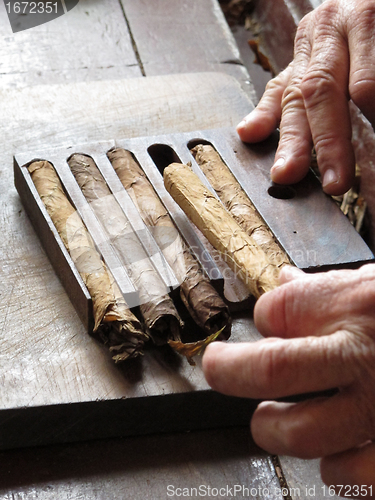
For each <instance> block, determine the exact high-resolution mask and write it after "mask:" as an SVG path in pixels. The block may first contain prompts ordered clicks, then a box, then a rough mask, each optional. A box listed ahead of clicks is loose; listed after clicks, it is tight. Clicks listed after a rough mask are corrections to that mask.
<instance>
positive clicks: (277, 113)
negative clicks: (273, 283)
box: [203, 0, 375, 498]
mask: <svg viewBox="0 0 375 500" xmlns="http://www.w3.org/2000/svg"><path fill="white" fill-rule="evenodd" d="M349 99H352V101H353V102H354V103H355V104H356V105H357V106H358V107H359V108H360V109H361V111H362V112H363V113H364V115H365V116H366V117H367V119H368V120H369V121H370V122H371V123H372V125H373V126H374V124H375V0H326V1H325V2H324V3H323V4H322V5H321V6H320V7H319V8H318V9H316V10H315V11H313V12H311V13H310V14H308V15H307V16H306V17H305V18H304V19H303V20H302V21H301V23H300V25H299V28H298V31H297V35H296V39H295V55H294V60H293V62H292V63H291V64H290V65H289V66H288V67H287V68H286V69H285V70H284V71H283V72H282V73H281V74H280V75H278V76H277V77H276V78H275V79H273V80H272V81H271V82H270V83H269V84H268V86H267V88H266V91H265V93H264V96H263V98H262V99H261V101H260V102H259V104H258V106H257V108H256V109H255V110H254V111H253V112H252V113H251V114H250V115H248V116H247V117H246V118H245V119H244V121H242V122H241V123H240V124H239V126H238V128H237V130H238V133H239V135H240V138H241V139H242V140H243V141H245V142H258V141H261V140H263V139H265V138H266V137H267V136H268V135H270V133H271V132H272V131H273V130H274V129H275V128H277V127H279V128H280V142H279V146H278V149H277V152H276V156H275V163H274V166H273V168H272V170H271V177H272V180H273V181H275V182H277V183H281V184H289V183H294V182H297V181H299V180H301V179H302V178H303V177H304V176H305V174H306V173H307V171H308V168H309V165H310V158H311V149H312V146H313V145H314V146H315V149H316V153H317V160H318V165H319V169H320V171H321V174H322V180H323V189H324V190H325V191H326V192H327V193H329V194H335V195H337V194H342V193H344V192H345V191H346V190H347V189H349V188H350V186H351V184H352V182H353V179H354V168H355V159H354V152H353V148H352V144H351V125H350V115H349V106H348V103H349ZM280 280H281V286H280V287H279V288H277V289H276V290H274V291H272V292H269V293H267V294H265V295H263V296H262V297H261V298H260V299H259V301H258V302H257V304H256V307H255V311H254V319H255V324H256V326H257V328H258V330H259V331H260V332H261V333H262V334H263V336H264V337H266V338H265V339H263V340H260V341H258V342H255V343H242V344H227V345H225V344H222V343H214V344H212V345H210V346H208V348H207V350H206V353H205V355H204V357H203V369H204V373H205V376H206V378H207V380H208V382H209V384H210V385H211V386H212V387H213V389H215V390H217V391H220V392H223V393H225V394H231V395H236V396H244V397H251V398H260V399H265V400H269V401H267V402H263V403H261V404H260V405H259V406H258V408H257V410H256V411H255V413H254V415H253V418H252V421H251V431H252V434H253V437H254V439H255V441H256V442H257V443H258V444H259V445H260V446H261V447H263V448H264V449H266V450H267V451H269V452H270V453H275V454H286V455H292V456H297V457H301V458H321V459H322V460H321V474H322V479H323V481H324V482H325V483H326V484H328V485H336V484H344V485H359V486H361V485H372V486H373V493H374V496H375V265H374V264H369V265H366V266H363V267H362V268H361V269H359V270H353V271H349V270H343V271H331V272H328V273H319V274H316V275H307V274H304V273H302V272H301V271H298V270H297V269H295V268H292V267H287V268H284V269H283V271H282V273H281V278H280ZM332 388H339V392H338V393H337V394H336V395H335V396H333V397H330V398H328V397H327V398H315V399H311V400H309V401H306V402H303V403H281V402H275V401H273V400H274V399H275V398H280V397H284V396H289V395H295V394H300V393H305V392H312V391H322V390H325V389H332ZM360 496H361V498H363V495H360Z"/></svg>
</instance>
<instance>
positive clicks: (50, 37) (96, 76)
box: [0, 0, 142, 89]
mask: <svg viewBox="0 0 375 500" xmlns="http://www.w3.org/2000/svg"><path fill="white" fill-rule="evenodd" d="M0 33H1V35H0V67H1V74H0V82H1V87H2V89H4V88H14V87H25V86H31V85H38V84H43V83H49V84H52V83H66V82H73V81H91V80H103V79H116V78H133V77H137V76H141V75H142V73H141V70H140V68H139V65H138V62H137V59H136V56H135V54H134V51H133V48H132V44H131V40H130V36H129V32H128V29H127V26H126V23H125V20H124V17H123V13H122V9H121V6H120V4H119V2H118V0H106V1H105V2H101V1H97V0H81V1H80V2H79V3H78V5H77V6H76V7H75V8H74V9H72V10H71V11H70V12H68V13H67V14H65V15H63V16H61V17H59V18H58V19H55V20H53V21H51V22H49V23H46V24H43V25H42V26H37V27H35V28H32V29H30V30H26V31H23V32H20V33H16V34H13V33H12V30H11V28H10V24H9V21H8V17H7V14H6V11H5V6H4V3H3V2H1V4H0Z"/></svg>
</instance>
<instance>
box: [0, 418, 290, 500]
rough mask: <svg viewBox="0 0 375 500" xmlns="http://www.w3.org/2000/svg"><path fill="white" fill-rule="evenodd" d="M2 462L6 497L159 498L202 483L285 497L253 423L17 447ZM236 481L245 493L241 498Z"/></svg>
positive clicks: (0, 486) (278, 499) (271, 499)
mask: <svg viewBox="0 0 375 500" xmlns="http://www.w3.org/2000/svg"><path fill="white" fill-rule="evenodd" d="M0 461H1V464H2V471H3V474H2V475H1V480H0V499H1V500H21V499H26V498H27V499H28V500H34V499H35V500H36V499H37V500H50V499H51V498H56V499H59V500H72V499H73V498H74V499H78V498H79V499H87V500H102V499H103V498H108V499H122V498H129V499H132V500H133V499H134V500H144V499H148V500H160V499H162V498H180V497H181V495H180V496H176V495H172V493H173V491H176V489H177V488H197V489H198V488H199V487H201V488H202V489H201V491H202V492H204V491H208V487H210V488H211V492H212V489H213V488H224V490H222V492H224V493H226V489H227V488H229V489H230V488H231V489H232V494H230V493H231V492H230V491H229V492H228V494H225V495H221V496H220V497H219V496H217V495H211V497H210V498H254V499H256V500H264V499H266V498H267V500H283V497H282V495H280V494H279V492H278V489H279V484H278V481H277V478H276V476H275V473H274V470H273V466H272V463H271V460H270V458H268V457H267V455H266V454H265V453H264V452H263V451H262V450H260V449H259V448H257V447H256V446H255V445H254V443H253V441H252V440H251V439H250V438H249V430H248V427H245V428H238V429H226V430H214V431H205V432H203V431H201V432H194V433H187V434H186V433H184V434H168V435H160V436H147V437H146V436H144V437H137V438H127V439H116V440H114V439H112V440H105V441H96V442H89V443H78V444H74V445H65V446H50V447H44V448H30V449H25V450H13V451H8V452H2V453H1V452H0ZM168 485H169V486H170V487H169V490H168ZM236 485H237V486H239V487H241V488H242V487H243V488H244V490H242V491H241V492H240V491H237V493H236V496H235V497H234V494H233V492H234V487H235V486H236ZM245 488H248V490H249V492H250V494H247V491H246V489H245ZM251 489H253V490H252V491H251ZM259 491H260V493H259ZM168 492H169V493H170V494H169V496H168ZM255 492H256V493H255ZM263 492H264V493H266V494H265V495H263ZM177 493H182V491H177ZM194 493H195V492H194V491H193V494H192V495H189V496H186V495H185V496H184V497H183V498H198V495H195V494H194ZM242 493H244V494H242ZM251 493H252V494H251ZM267 493H268V494H267ZM207 497H208V495H207Z"/></svg>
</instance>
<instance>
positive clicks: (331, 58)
mask: <svg viewBox="0 0 375 500" xmlns="http://www.w3.org/2000/svg"><path fill="white" fill-rule="evenodd" d="M313 38H314V43H313V47H312V52H311V60H310V64H309V66H308V68H307V71H306V73H305V75H304V77H303V80H302V83H301V91H302V95H303V99H304V104H305V108H306V114H307V119H308V122H309V125H310V129H311V133H312V137H313V142H314V146H315V150H316V154H317V162H318V166H319V170H320V172H321V174H322V184H323V189H324V190H325V192H326V193H328V194H331V195H338V194H342V193H344V192H345V191H347V190H348V189H349V188H350V187H351V186H352V184H353V182H354V175H355V159H354V152H353V146H352V142H351V137H352V129H351V121H350V113H349V105H348V97H349V96H348V74H349V56H348V46H347V43H346V41H345V39H344V36H343V35H342V34H341V33H339V32H338V29H337V27H336V18H335V13H332V12H331V11H329V10H328V9H327V10H326V11H325V17H324V18H321V19H319V22H317V23H316V28H315V32H314V34H313Z"/></svg>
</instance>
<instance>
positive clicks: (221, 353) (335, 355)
mask: <svg viewBox="0 0 375 500" xmlns="http://www.w3.org/2000/svg"><path fill="white" fill-rule="evenodd" d="M347 336H348V335H347V334H346V332H337V333H335V334H332V335H330V336H328V337H306V338H300V339H293V340H290V339H287V340H285V339H276V338H272V339H264V340H260V341H258V342H253V343H240V344H226V345H224V344H222V343H219V342H215V343H213V344H211V345H210V346H208V347H207V349H206V352H205V354H204V356H203V372H204V375H205V377H206V379H207V381H208V383H209V384H210V386H211V387H212V388H213V389H214V390H216V391H218V392H222V393H224V394H229V395H233V396H238V397H250V398H255V399H256V398H262V399H263V398H280V397H285V396H290V395H295V394H303V393H309V392H316V391H322V390H326V389H331V388H335V387H338V386H345V385H348V384H350V383H351V382H352V381H353V380H354V378H355V376H356V374H357V373H356V371H357V363H356V362H355V361H354V360H353V361H351V360H352V358H354V355H355V353H354V354H353V355H352V354H351V352H352V351H355V349H354V348H353V349H351V346H349V349H348V345H347V344H348V338H347ZM347 351H348V352H349V354H348V355H346V352H347ZM343 357H344V358H345V362H344V361H343Z"/></svg>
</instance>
